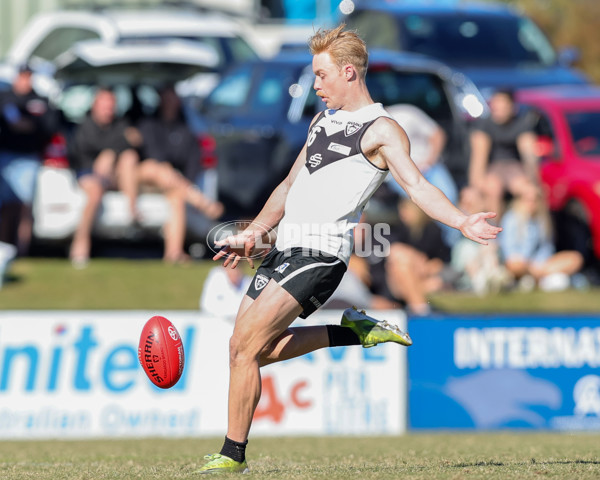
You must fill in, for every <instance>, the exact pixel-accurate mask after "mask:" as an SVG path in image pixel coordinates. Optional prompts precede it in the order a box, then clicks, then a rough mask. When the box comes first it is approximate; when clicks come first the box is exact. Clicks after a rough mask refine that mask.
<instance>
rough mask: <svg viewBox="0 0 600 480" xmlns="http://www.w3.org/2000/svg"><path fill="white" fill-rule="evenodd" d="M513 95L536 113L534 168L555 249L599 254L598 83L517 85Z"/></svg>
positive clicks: (591, 257) (590, 257) (592, 258)
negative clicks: (525, 87) (546, 206)
mask: <svg viewBox="0 0 600 480" xmlns="http://www.w3.org/2000/svg"><path fill="white" fill-rule="evenodd" d="M517 101H518V102H519V103H520V104H522V105H525V106H526V108H531V113H532V115H534V116H535V119H536V132H537V134H538V149H539V151H538V154H539V155H540V158H541V165H540V174H541V178H542V181H543V183H544V185H545V186H546V187H547V188H546V189H547V199H548V203H549V206H550V209H551V211H552V213H553V216H554V221H555V227H556V241H557V246H558V248H559V249H567V248H568V249H576V250H579V251H580V252H581V253H582V254H584V256H585V258H586V260H587V263H588V264H590V263H597V262H598V261H599V259H600V88H599V87H595V86H580V85H578V86H564V87H548V88H540V89H533V90H523V91H521V92H519V93H518V95H517Z"/></svg>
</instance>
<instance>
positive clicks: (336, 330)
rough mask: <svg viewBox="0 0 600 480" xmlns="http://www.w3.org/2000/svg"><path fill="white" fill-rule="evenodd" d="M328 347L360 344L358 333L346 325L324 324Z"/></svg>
mask: <svg viewBox="0 0 600 480" xmlns="http://www.w3.org/2000/svg"><path fill="white" fill-rule="evenodd" d="M326 327H327V336H328V337H329V346H330V347H345V346H347V345H360V339H359V338H358V335H357V334H356V333H354V332H353V331H352V330H351V329H350V328H348V327H342V326H341V325H326Z"/></svg>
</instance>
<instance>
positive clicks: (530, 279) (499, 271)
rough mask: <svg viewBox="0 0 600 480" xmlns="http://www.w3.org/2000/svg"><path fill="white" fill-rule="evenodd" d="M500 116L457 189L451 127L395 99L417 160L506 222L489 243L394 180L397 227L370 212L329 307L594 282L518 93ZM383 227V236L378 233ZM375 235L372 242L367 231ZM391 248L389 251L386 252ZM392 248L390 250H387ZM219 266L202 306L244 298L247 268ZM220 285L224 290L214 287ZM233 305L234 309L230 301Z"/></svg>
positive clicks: (387, 193) (482, 133) (421, 306)
mask: <svg viewBox="0 0 600 480" xmlns="http://www.w3.org/2000/svg"><path fill="white" fill-rule="evenodd" d="M489 105H490V116H489V117H487V118H483V119H481V120H480V121H479V122H477V123H476V124H474V125H473V127H472V131H471V133H470V143H471V158H470V162H469V179H468V183H467V184H466V185H457V184H456V182H455V181H454V179H453V178H452V176H451V175H450V173H449V172H448V170H447V169H446V167H445V166H444V164H443V163H442V162H441V161H440V159H441V155H442V152H443V149H444V144H445V142H446V138H445V133H444V131H443V130H442V129H441V128H440V127H439V126H438V125H437V124H436V122H435V121H434V120H433V119H431V118H429V117H428V116H427V115H426V114H425V113H424V112H423V111H422V110H420V109H418V108H417V107H415V106H413V105H393V106H389V107H388V111H389V113H390V114H392V115H393V116H394V118H395V119H396V120H397V121H398V122H399V123H400V124H401V125H402V126H403V127H404V129H405V130H406V132H407V134H408V136H409V139H410V141H411V156H412V158H413V160H414V161H415V163H416V164H417V166H418V167H419V169H420V170H421V171H422V173H423V174H424V176H425V177H426V178H427V180H429V181H430V182H431V183H432V184H434V185H435V186H437V187H438V188H439V189H440V190H442V191H443V192H444V193H445V194H446V196H447V197H448V198H449V199H450V200H451V201H452V202H453V203H455V204H456V205H457V206H458V207H459V208H460V209H461V210H462V211H463V212H465V213H467V214H472V213H476V212H478V211H482V210H483V211H493V212H496V213H497V216H496V217H495V218H494V219H492V222H493V223H496V224H497V225H500V226H501V227H502V228H503V231H502V233H501V234H500V236H499V238H498V240H497V241H491V242H490V244H489V245H487V246H483V245H479V244H477V243H475V242H472V241H471V240H468V239H466V238H464V237H462V236H461V235H460V233H459V232H458V231H457V230H454V229H452V228H449V227H447V226H446V225H442V224H438V223H437V222H435V221H433V220H432V219H431V218H429V217H428V216H427V215H426V214H425V213H424V212H423V211H422V210H421V209H420V208H418V207H417V206H416V205H415V204H414V203H413V202H412V201H411V200H410V199H409V198H407V195H406V193H405V192H404V190H403V189H402V188H401V187H400V186H399V185H398V184H397V183H396V182H395V181H394V180H393V179H392V178H391V177H389V181H388V182H387V183H386V184H384V186H383V187H382V188H381V190H380V192H379V193H378V194H377V195H378V196H379V197H384V198H383V200H382V203H385V204H387V205H389V204H394V205H395V206H396V209H395V215H393V218H392V221H391V222H390V229H389V230H386V231H385V232H384V234H383V235H382V231H378V230H377V229H374V228H373V227H374V226H375V224H376V219H377V217H378V216H379V215H378V213H377V212H376V211H375V212H374V213H373V210H376V208H375V209H370V208H367V210H366V213H365V215H364V217H363V219H362V220H363V223H361V224H360V225H359V226H358V227H357V229H356V231H355V245H356V248H355V250H356V253H355V254H354V255H353V256H352V258H351V261H350V265H349V268H348V272H347V273H346V275H345V277H344V279H343V280H342V283H341V285H340V286H339V288H338V290H337V291H336V292H335V293H334V295H333V297H332V298H331V299H330V300H329V301H328V303H327V304H326V305H325V308H346V307H347V305H348V304H355V305H361V306H364V307H367V308H370V309H390V308H397V307H402V308H404V309H405V310H406V311H407V312H408V313H409V314H411V315H417V316H420V315H428V314H430V313H431V310H432V308H431V306H430V302H429V295H431V294H432V293H435V292H439V291H443V290H446V291H447V290H454V291H465V292H474V293H475V294H477V295H481V296H483V295H487V294H494V293H498V292H501V291H507V290H519V291H531V290H533V289H535V288H539V289H540V290H542V291H559V290H564V289H567V288H571V287H575V288H586V287H587V286H588V281H587V279H586V277H585V276H584V275H583V274H582V273H581V270H582V268H583V263H584V262H583V257H582V255H581V254H580V253H579V252H577V251H570V250H569V251H565V250H563V251H556V248H555V243H554V240H553V225H552V221H551V216H550V212H549V209H548V207H547V205H546V203H545V198H544V191H543V188H542V184H541V183H540V178H539V174H538V171H539V170H538V158H537V155H536V135H535V133H534V128H533V122H532V119H531V118H530V117H528V115H526V114H524V113H520V111H519V109H518V108H517V105H516V104H515V99H514V93H513V91H512V90H510V89H498V90H497V91H495V92H494V93H493V95H491V97H490V99H489ZM376 233H377V234H376ZM367 236H368V237H369V238H366V237H367ZM381 248H384V250H383V251H385V254H384V255H381V254H380V252H381V251H382V250H381ZM386 249H387V250H386ZM224 270H225V269H222V268H221V267H216V268H215V270H214V271H213V272H212V273H211V275H210V276H209V278H208V279H207V283H206V286H205V292H211V294H210V295H208V294H207V295H205V294H203V296H202V299H201V303H200V307H201V309H203V310H206V311H210V312H211V313H219V312H221V314H222V315H225V316H227V315H231V312H226V308H225V307H223V309H222V310H219V309H218V308H216V305H215V298H213V297H214V296H213V295H212V293H214V292H215V291H216V290H218V291H220V292H222V293H221V296H223V295H225V293H223V292H229V293H227V295H231V296H232V297H235V298H238V299H241V297H242V296H243V294H244V292H245V288H242V285H245V283H244V282H247V281H248V280H249V279H248V278H247V277H244V276H243V275H242V274H239V273H238V274H235V275H231V274H229V275H228V274H227V273H226V272H225V271H224ZM217 283H218V288H215V287H214V285H216V284H217ZM228 304H229V303H228V302H225V303H224V305H228Z"/></svg>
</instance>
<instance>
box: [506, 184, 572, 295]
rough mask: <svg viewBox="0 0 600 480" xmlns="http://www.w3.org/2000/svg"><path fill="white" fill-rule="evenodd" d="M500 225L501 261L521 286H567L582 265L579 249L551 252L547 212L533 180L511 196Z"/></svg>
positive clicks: (550, 233)
mask: <svg viewBox="0 0 600 480" xmlns="http://www.w3.org/2000/svg"><path fill="white" fill-rule="evenodd" d="M502 228H503V231H502V235H500V236H499V237H498V238H499V242H500V249H501V253H502V257H503V259H504V263H505V265H506V268H507V269H508V270H509V271H510V272H511V273H512V274H513V275H514V276H515V278H517V279H520V281H521V285H527V284H528V283H529V284H530V285H531V286H534V285H535V283H537V285H538V286H539V287H540V288H542V289H544V290H556V289H563V288H567V287H568V286H569V278H570V276H571V275H574V274H575V273H577V272H579V270H580V269H581V267H582V266H583V257H582V255H581V254H580V253H579V252H577V251H574V250H572V251H571V250H563V251H560V252H556V251H555V248H554V244H553V241H552V225H551V221H550V215H549V212H548V209H547V207H546V206H545V203H544V200H543V198H542V191H541V189H540V188H539V187H538V186H537V185H534V184H533V183H527V184H525V185H524V186H523V188H522V189H521V192H520V193H519V194H518V195H517V196H516V197H515V199H514V200H513V202H512V204H511V206H510V208H509V209H508V210H507V211H506V213H505V214H504V217H503V219H502ZM533 282H535V283H533Z"/></svg>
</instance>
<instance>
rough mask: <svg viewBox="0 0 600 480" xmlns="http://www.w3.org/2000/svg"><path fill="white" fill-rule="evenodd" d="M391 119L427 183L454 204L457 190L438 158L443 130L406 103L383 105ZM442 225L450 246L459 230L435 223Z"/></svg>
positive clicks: (394, 185)
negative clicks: (405, 139) (401, 131)
mask: <svg viewBox="0 0 600 480" xmlns="http://www.w3.org/2000/svg"><path fill="white" fill-rule="evenodd" d="M386 110H387V111H388V113H389V114H390V115H392V117H394V120H396V121H397V122H398V123H399V124H400V126H401V127H402V128H403V129H404V131H405V132H406V135H407V136H408V139H409V140H410V156H411V158H412V159H413V160H414V162H415V164H416V165H417V167H418V168H419V170H420V171H421V173H422V174H423V176H424V177H425V178H426V179H427V181H428V182H429V183H431V184H432V185H434V186H436V187H437V188H439V189H440V190H441V191H442V192H443V193H444V195H446V196H447V197H448V199H449V200H450V201H451V202H452V203H453V204H455V205H456V202H457V201H458V191H457V188H456V184H455V182H454V180H453V178H452V175H451V174H450V172H449V171H448V169H447V168H446V165H444V163H443V162H442V161H441V156H442V153H443V151H444V147H445V145H446V133H445V132H444V130H443V129H442V128H441V127H440V126H439V125H438V124H437V123H436V122H435V120H433V119H432V118H431V117H429V116H428V115H427V114H426V113H425V112H424V111H423V110H421V109H420V108H419V107H416V106H414V105H410V104H397V105H392V106H389V107H386ZM387 181H388V184H389V185H390V186H391V187H392V188H393V189H394V190H395V191H396V192H397V193H399V194H400V195H402V196H404V197H406V196H407V195H406V192H405V191H404V189H403V188H402V187H401V186H400V185H398V183H397V182H396V181H395V180H394V179H393V178H392V176H391V175H389V176H388V177H387ZM438 225H439V226H440V227H441V229H442V236H443V239H444V242H445V243H446V245H447V246H448V247H451V246H452V245H453V244H454V242H455V241H456V240H458V238H459V237H462V235H461V234H460V232H459V231H458V230H456V229H454V228H452V227H449V226H448V225H444V224H443V223H438Z"/></svg>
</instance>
